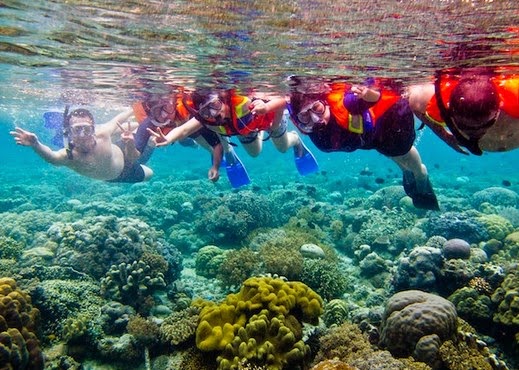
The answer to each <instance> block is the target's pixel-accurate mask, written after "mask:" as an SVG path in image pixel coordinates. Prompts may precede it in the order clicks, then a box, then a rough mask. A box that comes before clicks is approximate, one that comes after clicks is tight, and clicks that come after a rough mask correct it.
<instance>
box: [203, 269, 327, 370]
mask: <svg viewBox="0 0 519 370" xmlns="http://www.w3.org/2000/svg"><path fill="white" fill-rule="evenodd" d="M322 311H323V307H322V299H321V297H319V296H318V295H317V294H316V293H315V292H314V291H313V290H311V289H310V288H309V287H308V286H306V285H305V284H303V283H301V282H287V281H284V280H282V279H276V278H271V277H253V278H250V279H248V280H246V281H245V282H244V283H243V285H242V287H241V289H240V291H239V293H237V294H230V295H228V296H227V298H226V299H225V300H224V301H223V302H222V303H221V304H219V305H217V304H215V303H213V302H205V303H204V304H203V308H202V310H201V312H200V322H199V325H198V327H197V330H196V345H197V347H198V348H199V349H201V350H203V351H220V355H219V356H218V358H217V362H218V369H220V370H223V369H231V368H233V369H235V368H238V367H239V366H240V364H243V363H252V364H260V365H265V366H266V367H267V368H268V369H282V368H284V367H286V366H293V367H292V368H295V367H296V366H297V364H300V363H301V361H302V360H303V359H304V358H305V357H306V356H307V354H308V353H309V348H308V347H307V345H306V344H305V343H304V342H303V332H302V323H303V322H309V323H311V324H316V323H317V321H318V318H319V316H320V315H321V313H322Z"/></svg>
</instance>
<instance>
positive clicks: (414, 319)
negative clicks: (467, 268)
mask: <svg viewBox="0 0 519 370" xmlns="http://www.w3.org/2000/svg"><path fill="white" fill-rule="evenodd" d="M457 319H458V316H457V314H456V308H455V307H454V305H453V304H452V303H451V302H449V301H448V300H446V299H444V298H442V297H440V296H437V295H434V294H430V293H425V292H422V291H419V290H407V291H403V292H399V293H396V294H395V295H393V296H392V297H391V298H390V299H389V301H388V302H387V304H386V308H385V311H384V317H383V320H382V325H381V336H380V344H381V345H382V346H384V347H386V348H387V349H389V351H390V352H391V353H392V354H393V355H395V356H398V357H407V356H409V355H415V353H416V351H417V349H419V350H422V349H423V346H422V344H424V341H427V342H428V343H431V341H430V340H427V339H428V338H430V339H431V340H433V342H437V341H438V339H439V341H438V342H439V343H437V344H438V345H439V344H441V342H443V341H446V340H448V339H451V338H452V337H453V336H454V335H455V334H456V330H457ZM431 350H432V351H438V350H439V346H437V347H436V348H431ZM421 355H422V357H427V358H431V357H434V356H430V354H427V355H425V354H423V353H422V354H421Z"/></svg>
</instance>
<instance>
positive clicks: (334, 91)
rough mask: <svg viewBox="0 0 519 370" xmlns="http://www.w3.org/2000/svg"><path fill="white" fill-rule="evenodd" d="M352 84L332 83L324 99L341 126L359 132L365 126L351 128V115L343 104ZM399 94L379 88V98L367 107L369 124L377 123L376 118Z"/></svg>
mask: <svg viewBox="0 0 519 370" xmlns="http://www.w3.org/2000/svg"><path fill="white" fill-rule="evenodd" d="M351 87H352V85H351V84H347V83H342V82H341V83H333V84H332V85H331V91H330V92H329V93H328V95H327V96H326V101H327V102H328V105H329V106H330V111H331V113H332V115H333V116H334V117H335V119H336V120H337V123H338V124H339V126H341V127H342V128H344V129H346V130H348V131H351V132H355V133H358V134H361V133H362V132H363V131H365V129H366V128H360V130H359V129H358V128H353V127H350V123H351V121H352V115H351V113H350V112H349V111H348V109H347V108H346V107H345V105H344V96H345V94H346V93H347V92H348V91H350V90H351ZM400 98H401V96H400V94H399V93H397V92H395V91H393V90H391V89H384V88H382V89H381V90H380V99H379V100H378V101H377V102H376V103H374V105H373V106H372V107H371V108H369V110H368V111H369V115H370V118H371V124H372V125H373V127H374V126H375V125H376V124H377V119H378V118H379V117H380V116H382V115H383V114H384V113H385V112H386V111H387V110H388V109H389V108H390V107H392V106H393V105H394V104H395V103H396V102H397V101H398V100H399V99H400ZM366 121H367V120H366V119H364V125H365V126H366V124H367V122H366Z"/></svg>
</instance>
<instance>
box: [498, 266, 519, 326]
mask: <svg viewBox="0 0 519 370" xmlns="http://www.w3.org/2000/svg"><path fill="white" fill-rule="evenodd" d="M492 302H494V303H495V304H496V305H497V312H496V313H495V314H494V322H496V323H500V324H502V325H505V326H509V327H513V328H515V331H516V332H517V331H519V272H518V271H517V270H513V271H510V272H509V273H508V274H507V275H506V277H505V280H504V281H503V282H502V283H501V285H500V286H499V287H498V288H497V289H496V290H495V291H494V293H493V294H492Z"/></svg>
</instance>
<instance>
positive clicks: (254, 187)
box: [252, 185, 261, 191]
mask: <svg viewBox="0 0 519 370" xmlns="http://www.w3.org/2000/svg"><path fill="white" fill-rule="evenodd" d="M260 190H261V188H260V187H259V186H258V185H253V186H252V191H260Z"/></svg>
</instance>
